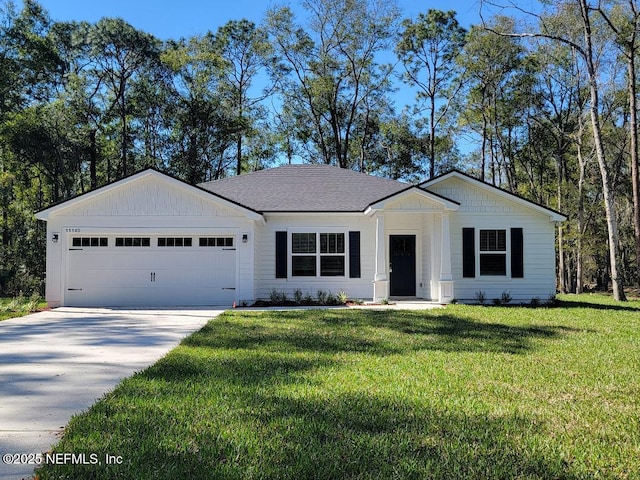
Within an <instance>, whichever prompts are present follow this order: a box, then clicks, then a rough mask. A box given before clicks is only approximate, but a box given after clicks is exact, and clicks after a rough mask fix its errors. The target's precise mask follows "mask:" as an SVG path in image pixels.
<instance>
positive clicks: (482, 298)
mask: <svg viewBox="0 0 640 480" xmlns="http://www.w3.org/2000/svg"><path fill="white" fill-rule="evenodd" d="M473 299H474V300H475V301H476V303H477V304H478V305H484V302H486V301H487V296H486V295H485V293H484V292H483V291H482V290H478V291H477V292H476V294H475V296H474V297H473Z"/></svg>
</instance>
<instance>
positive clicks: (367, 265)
mask: <svg viewBox="0 0 640 480" xmlns="http://www.w3.org/2000/svg"><path fill="white" fill-rule="evenodd" d="M265 219H266V222H265V224H264V225H258V226H256V233H255V235H256V241H255V258H256V270H255V272H256V275H255V295H256V298H257V299H261V300H268V299H269V297H270V295H271V293H272V292H273V291H274V290H275V291H276V292H278V293H283V292H284V293H285V294H286V295H287V297H288V298H289V299H292V298H293V294H294V292H295V291H296V290H297V289H300V291H301V292H302V294H303V295H304V296H306V295H311V296H312V297H313V298H316V296H317V292H318V290H324V291H325V292H328V291H330V292H332V293H333V294H336V293H338V292H340V291H344V292H345V293H346V294H347V295H348V296H349V297H350V298H354V299H355V298H360V299H371V298H372V295H373V285H372V283H371V282H372V280H373V278H374V273H375V272H374V268H375V241H376V240H375V239H376V232H375V227H376V223H375V220H374V219H372V218H370V217H367V216H365V215H364V214H362V213H353V214H352V213H340V214H332V213H326V214H325V213H312V214H307V213H301V214H294V213H292V214H265ZM282 231H286V232H287V278H276V255H275V252H276V232H282ZM292 231H295V232H305V231H307V232H325V233H332V232H344V233H345V276H344V277H320V276H318V277H292V276H291V274H290V272H291V255H290V253H291V245H290V243H291V235H290V234H291V232H292ZM350 231H359V232H360V278H349V232H350Z"/></svg>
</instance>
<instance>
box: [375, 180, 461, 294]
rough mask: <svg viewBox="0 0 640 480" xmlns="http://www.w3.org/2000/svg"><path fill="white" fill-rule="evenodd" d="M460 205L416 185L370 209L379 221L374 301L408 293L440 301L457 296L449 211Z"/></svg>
mask: <svg viewBox="0 0 640 480" xmlns="http://www.w3.org/2000/svg"><path fill="white" fill-rule="evenodd" d="M457 208H458V204H456V203H455V202H449V201H447V200H444V199H442V198H440V197H437V196H434V195H431V194H430V193H429V192H425V191H423V190H420V189H411V190H409V191H408V192H406V194H404V195H401V196H400V198H394V199H389V200H388V201H384V202H380V203H379V204H377V205H374V206H372V207H371V208H370V209H369V211H368V212H367V214H368V215H371V216H373V217H374V218H375V220H376V249H375V254H376V256H375V277H374V281H373V302H374V303H380V302H382V301H384V300H389V299H390V298H400V299H402V300H404V298H403V297H405V298H406V300H408V301H411V300H412V299H420V300H421V301H427V302H434V303H437V304H447V303H450V302H451V301H452V300H453V298H454V279H453V274H452V271H451V229H450V225H449V212H450V211H454V210H456V209H457Z"/></svg>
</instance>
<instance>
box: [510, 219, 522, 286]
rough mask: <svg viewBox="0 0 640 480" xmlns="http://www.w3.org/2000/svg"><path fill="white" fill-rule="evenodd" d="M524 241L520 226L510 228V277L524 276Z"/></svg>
mask: <svg viewBox="0 0 640 480" xmlns="http://www.w3.org/2000/svg"><path fill="white" fill-rule="evenodd" d="M523 244H524V242H523V237H522V229H521V228H512V229H511V277H512V278H523V277H524V248H523V247H524V245H523Z"/></svg>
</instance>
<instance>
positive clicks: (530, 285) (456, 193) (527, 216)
mask: <svg viewBox="0 0 640 480" xmlns="http://www.w3.org/2000/svg"><path fill="white" fill-rule="evenodd" d="M429 190H431V191H433V192H435V193H438V194H440V195H444V196H447V197H448V198H451V199H452V200H456V201H458V202H460V203H461V205H460V209H459V210H458V211H457V212H455V213H453V214H452V215H451V224H450V226H451V267H452V271H453V276H454V280H455V298H456V299H457V300H459V301H463V302H465V301H467V302H469V301H473V300H474V297H475V296H476V292H479V291H482V292H484V294H485V295H486V298H487V301H488V302H491V301H492V300H493V299H494V298H500V296H501V295H502V292H505V291H506V292H509V293H510V295H511V296H512V298H513V302H519V301H523V302H524V301H529V300H531V299H532V298H535V297H537V298H539V299H541V300H546V299H547V298H548V297H549V296H550V295H554V294H555V291H556V288H555V230H554V224H553V223H552V222H551V221H550V219H549V215H544V214H542V213H539V212H537V211H535V210H534V209H531V208H527V207H525V206H523V205H521V204H519V203H518V202H516V201H509V200H506V199H504V198H501V197H500V196H498V195H496V194H493V193H491V192H490V191H487V190H485V189H482V188H478V187H476V186H474V185H472V184H471V183H469V182H465V181H463V180H460V179H457V178H450V179H447V180H444V181H442V182H441V183H437V184H435V185H433V186H430V187H429ZM465 227H473V228H475V229H476V235H477V231H478V229H505V230H507V242H508V243H509V229H510V228H518V227H519V228H522V229H523V237H524V238H523V240H524V278H511V276H510V275H509V273H510V255H509V254H508V255H507V273H508V275H507V276H506V277H482V276H478V275H476V277H475V278H462V229H463V228H465ZM477 257H478V255H477V242H476V262H477V261H478V258H477Z"/></svg>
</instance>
